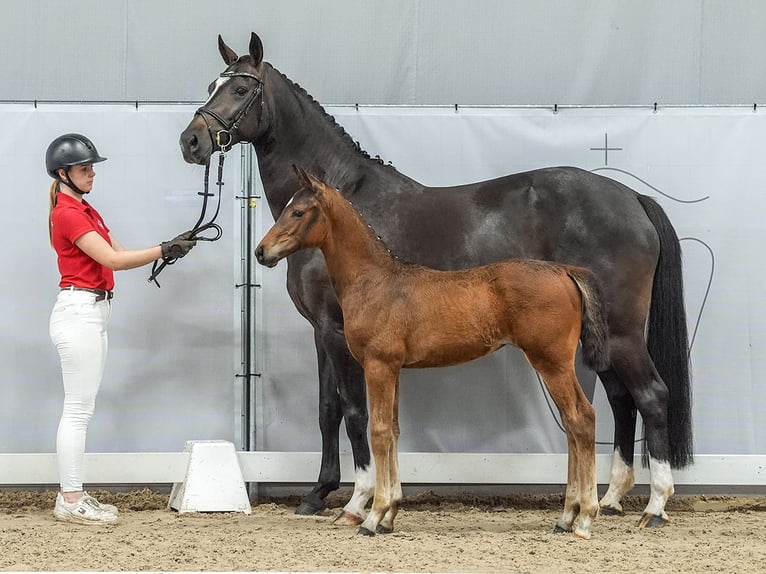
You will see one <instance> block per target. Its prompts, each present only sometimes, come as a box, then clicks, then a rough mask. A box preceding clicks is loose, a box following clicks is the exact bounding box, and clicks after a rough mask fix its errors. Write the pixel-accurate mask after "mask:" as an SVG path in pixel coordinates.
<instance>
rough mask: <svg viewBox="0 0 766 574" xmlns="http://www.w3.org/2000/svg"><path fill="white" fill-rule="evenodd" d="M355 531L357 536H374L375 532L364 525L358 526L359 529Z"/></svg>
mask: <svg viewBox="0 0 766 574" xmlns="http://www.w3.org/2000/svg"><path fill="white" fill-rule="evenodd" d="M356 533H357V535H359V536H375V533H374V532H373V531H372V530H369V529H367V528H365V527H364V526H360V527H359V530H357V531H356Z"/></svg>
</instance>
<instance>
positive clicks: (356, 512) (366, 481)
mask: <svg viewBox="0 0 766 574" xmlns="http://www.w3.org/2000/svg"><path fill="white" fill-rule="evenodd" d="M371 468H372V466H370V467H368V468H366V469H363V468H357V469H356V472H355V478H354V494H352V495H351V500H349V501H348V502H347V503H346V506H344V507H343V512H347V513H349V514H352V515H353V516H358V517H359V518H360V519H362V518H364V515H365V511H364V509H365V507H366V506H367V503H368V502H369V501H370V499H371V498H372V495H373V494H374V493H375V472H374V471H372V472H371V471H370V469H371Z"/></svg>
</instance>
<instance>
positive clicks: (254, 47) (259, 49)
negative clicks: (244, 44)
mask: <svg viewBox="0 0 766 574" xmlns="http://www.w3.org/2000/svg"><path fill="white" fill-rule="evenodd" d="M250 57H251V58H252V59H253V66H257V65H258V64H260V63H261V62H262V61H263V42H261V39H260V38H259V37H258V34H256V33H255V32H251V33H250Z"/></svg>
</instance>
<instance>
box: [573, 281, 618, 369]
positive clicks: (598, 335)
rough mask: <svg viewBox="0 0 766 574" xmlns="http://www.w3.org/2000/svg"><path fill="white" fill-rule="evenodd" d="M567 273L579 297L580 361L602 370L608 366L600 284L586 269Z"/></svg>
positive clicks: (607, 340) (605, 327)
mask: <svg viewBox="0 0 766 574" xmlns="http://www.w3.org/2000/svg"><path fill="white" fill-rule="evenodd" d="M567 274H568V275H569V277H571V278H572V281H574V282H575V283H576V284H577V287H578V289H580V296H581V298H582V330H581V332H580V342H581V343H582V360H583V362H584V363H585V364H586V365H587V366H588V367H590V368H591V369H593V370H594V371H596V372H598V371H603V370H604V369H606V368H607V367H608V366H609V325H608V324H607V322H606V309H604V304H603V301H604V297H603V295H602V292H601V284H600V283H599V282H598V279H596V276H595V275H593V273H591V272H590V271H588V270H587V269H580V268H572V267H570V268H568V269H567Z"/></svg>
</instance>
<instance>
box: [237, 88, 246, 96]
mask: <svg viewBox="0 0 766 574" xmlns="http://www.w3.org/2000/svg"><path fill="white" fill-rule="evenodd" d="M236 92H237V95H238V96H244V95H245V94H246V93H247V88H246V87H245V86H238V87H237V90H236Z"/></svg>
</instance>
